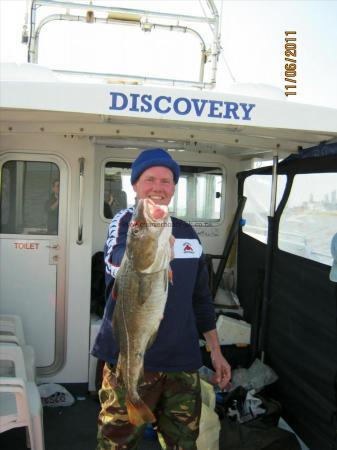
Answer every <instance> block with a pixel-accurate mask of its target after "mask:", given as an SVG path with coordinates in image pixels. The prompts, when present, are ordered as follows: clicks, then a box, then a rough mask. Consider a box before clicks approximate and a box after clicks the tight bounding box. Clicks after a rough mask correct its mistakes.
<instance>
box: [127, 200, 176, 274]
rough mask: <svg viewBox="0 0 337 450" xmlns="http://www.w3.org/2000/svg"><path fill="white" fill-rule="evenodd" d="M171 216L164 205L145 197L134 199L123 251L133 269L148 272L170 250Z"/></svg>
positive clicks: (163, 258)
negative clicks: (124, 250)
mask: <svg viewBox="0 0 337 450" xmlns="http://www.w3.org/2000/svg"><path fill="white" fill-rule="evenodd" d="M171 229H172V226H171V218H170V216H169V211H168V206H166V205H157V204H155V203H154V201H153V200H151V199H149V198H145V199H140V200H138V203H137V206H136V208H135V211H134V213H133V216H132V219H131V221H130V224H129V230H128V238H127V246H126V253H127V256H128V259H129V261H130V263H131V265H132V268H133V270H135V271H136V272H148V271H149V269H150V268H152V267H153V268H154V267H155V266H156V264H155V262H156V261H159V260H161V261H163V262H165V261H166V256H167V253H168V252H170V244H169V238H170V236H171Z"/></svg>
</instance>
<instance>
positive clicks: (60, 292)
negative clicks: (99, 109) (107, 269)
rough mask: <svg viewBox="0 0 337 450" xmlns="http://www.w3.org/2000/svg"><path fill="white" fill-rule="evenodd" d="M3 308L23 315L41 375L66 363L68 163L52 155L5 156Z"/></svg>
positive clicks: (0, 241) (0, 206) (0, 243)
mask: <svg viewBox="0 0 337 450" xmlns="http://www.w3.org/2000/svg"><path fill="white" fill-rule="evenodd" d="M0 170H1V201H0V213H1V221H0V266H1V271H0V299H1V302H0V312H1V313H2V314H18V315H20V316H21V318H22V321H23V326H24V332H25V336H26V340H27V343H29V344H30V345H32V346H33V347H34V349H35V353H36V365H37V367H38V374H39V375H49V374H52V373H54V372H56V371H57V370H59V369H60V367H61V366H62V365H63V361H64V353H65V330H66V327H65V274H66V270H65V269H66V252H65V243H66V223H67V221H66V216H67V196H68V195H67V178H68V174H67V166H66V164H65V163H64V161H62V160H61V159H59V158H56V157H55V156H49V157H48V156H46V155H37V154H34V155H27V154H19V153H7V154H5V155H4V156H3V157H2V158H1V159H0Z"/></svg>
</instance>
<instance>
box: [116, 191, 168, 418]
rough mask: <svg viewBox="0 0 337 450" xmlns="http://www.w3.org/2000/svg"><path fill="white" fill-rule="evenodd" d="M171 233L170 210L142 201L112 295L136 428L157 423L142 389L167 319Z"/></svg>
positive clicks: (122, 375) (120, 366)
mask: <svg viewBox="0 0 337 450" xmlns="http://www.w3.org/2000/svg"><path fill="white" fill-rule="evenodd" d="M171 232H172V222H171V218H170V216H169V214H168V208H167V206H163V205H156V204H155V203H154V202H153V201H152V200H150V199H141V200H139V201H138V203H137V206H136V209H135V212H134V214H133V217H132V219H131V221H130V225H129V229H128V235H127V241H126V250H125V254H124V257H123V259H122V262H121V266H120V268H119V270H118V272H117V276H116V279H115V283H114V286H113V291H112V296H113V298H114V299H115V300H116V305H115V309H114V313H113V318H112V327H113V332H114V335H115V338H116V340H117V342H118V343H119V348H120V353H119V357H118V362H117V369H116V375H117V379H118V381H122V382H123V383H124V385H125V388H126V407H127V411H128V416H129V421H130V423H132V424H133V425H141V424H143V423H150V422H155V421H156V418H155V416H154V414H153V413H152V411H151V410H150V408H149V407H148V406H147V405H146V403H145V402H144V401H143V400H142V399H141V398H140V396H139V394H138V392H137V386H138V382H139V379H140V378H141V377H142V375H143V365H144V353H145V351H146V350H147V349H148V348H149V347H150V346H151V345H152V343H153V342H154V340H155V338H156V335H157V331H158V328H159V325H160V321H161V320H162V318H163V314H164V308H165V304H166V300H167V292H168V283H169V280H170V279H171V278H170V277H171V272H170V259H171V244H172V243H173V241H174V238H173V237H172V234H171Z"/></svg>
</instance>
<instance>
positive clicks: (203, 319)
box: [193, 253, 216, 333]
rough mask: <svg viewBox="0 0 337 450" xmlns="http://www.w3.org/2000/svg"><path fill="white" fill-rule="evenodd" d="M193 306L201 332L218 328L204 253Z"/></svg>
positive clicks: (200, 261) (199, 266)
mask: <svg viewBox="0 0 337 450" xmlns="http://www.w3.org/2000/svg"><path fill="white" fill-rule="evenodd" d="M193 308H194V314H195V317H196V322H197V327H198V330H199V332H200V333H205V332H207V331H210V330H214V329H215V328H216V316H215V310H214V303H213V298H212V294H211V291H210V289H209V280H208V272H207V268H206V263H205V256H204V254H203V253H202V255H201V257H200V259H199V265H198V272H197V277H196V281H195V286H194V292H193Z"/></svg>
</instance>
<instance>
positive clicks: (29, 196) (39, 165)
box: [0, 161, 60, 235]
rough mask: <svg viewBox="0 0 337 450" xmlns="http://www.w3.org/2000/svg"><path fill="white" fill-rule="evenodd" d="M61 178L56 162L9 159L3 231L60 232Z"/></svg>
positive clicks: (0, 209)
mask: <svg viewBox="0 0 337 450" xmlns="http://www.w3.org/2000/svg"><path fill="white" fill-rule="evenodd" d="M59 179H60V172H59V169H58V167H57V166H56V164H54V163H49V162H38V161H7V162H6V163H5V164H4V165H3V166H2V170H1V200H0V214H1V220H0V231H1V233H6V234H35V235H36V234H48V235H57V233H58V216H59V211H58V196H59V188H60V183H59Z"/></svg>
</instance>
